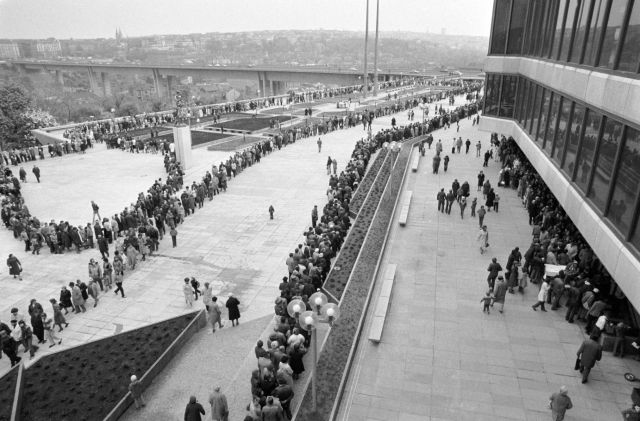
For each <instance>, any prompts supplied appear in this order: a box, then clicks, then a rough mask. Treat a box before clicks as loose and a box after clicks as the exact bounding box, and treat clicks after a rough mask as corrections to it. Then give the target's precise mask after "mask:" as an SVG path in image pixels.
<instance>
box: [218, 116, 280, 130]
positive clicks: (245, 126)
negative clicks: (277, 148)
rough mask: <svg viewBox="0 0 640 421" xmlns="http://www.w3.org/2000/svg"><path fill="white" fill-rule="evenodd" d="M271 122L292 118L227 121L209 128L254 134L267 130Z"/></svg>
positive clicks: (253, 118) (252, 118)
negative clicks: (245, 131)
mask: <svg viewBox="0 0 640 421" xmlns="http://www.w3.org/2000/svg"><path fill="white" fill-rule="evenodd" d="M270 120H274V121H276V120H277V121H280V122H283V121H288V120H291V117H290V116H288V115H276V116H271V117H250V118H246V117H245V118H239V119H237V120H230V121H225V122H222V123H216V124H211V125H209V127H223V128H224V129H228V130H247V131H250V132H253V131H255V130H260V129H266V128H267V127H269V124H270V123H269V122H270Z"/></svg>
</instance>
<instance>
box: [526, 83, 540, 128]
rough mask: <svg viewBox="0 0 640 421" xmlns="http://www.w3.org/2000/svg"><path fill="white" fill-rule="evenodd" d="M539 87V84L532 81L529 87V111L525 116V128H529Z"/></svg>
mask: <svg viewBox="0 0 640 421" xmlns="http://www.w3.org/2000/svg"><path fill="white" fill-rule="evenodd" d="M537 89H538V85H536V84H535V83H533V82H531V85H530V87H529V98H527V113H526V114H525V116H524V128H525V130H527V128H528V127H529V124H530V122H531V115H532V114H533V102H534V100H535V97H536V90H537Z"/></svg>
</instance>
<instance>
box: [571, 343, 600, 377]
mask: <svg viewBox="0 0 640 421" xmlns="http://www.w3.org/2000/svg"><path fill="white" fill-rule="evenodd" d="M576 355H577V356H578V359H579V360H580V363H579V366H580V372H581V373H582V383H586V382H588V381H589V373H590V372H591V369H592V368H593V367H594V366H595V365H596V361H600V359H601V358H602V345H600V344H599V343H598V342H597V337H595V336H593V335H592V336H590V337H589V338H588V339H585V340H584V341H583V342H582V345H580V348H579V349H578V352H576Z"/></svg>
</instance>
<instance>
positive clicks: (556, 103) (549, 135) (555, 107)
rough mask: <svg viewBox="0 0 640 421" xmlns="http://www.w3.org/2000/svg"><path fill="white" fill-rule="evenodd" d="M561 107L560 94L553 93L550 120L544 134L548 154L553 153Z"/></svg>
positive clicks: (545, 148)
mask: <svg viewBox="0 0 640 421" xmlns="http://www.w3.org/2000/svg"><path fill="white" fill-rule="evenodd" d="M559 107H560V95H558V94H556V93H555V92H554V93H553V98H552V99H551V111H550V114H549V121H548V123H547V132H546V134H545V136H544V138H545V143H544V150H545V151H546V152H547V154H549V155H551V150H552V149H553V138H554V135H555V130H556V120H557V119H558V114H559V112H558V111H559Z"/></svg>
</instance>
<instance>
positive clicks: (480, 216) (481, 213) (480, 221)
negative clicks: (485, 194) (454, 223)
mask: <svg viewBox="0 0 640 421" xmlns="http://www.w3.org/2000/svg"><path fill="white" fill-rule="evenodd" d="M486 214H487V211H486V210H485V208H484V206H480V209H479V210H478V224H480V226H483V224H484V216H485V215H486Z"/></svg>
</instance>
